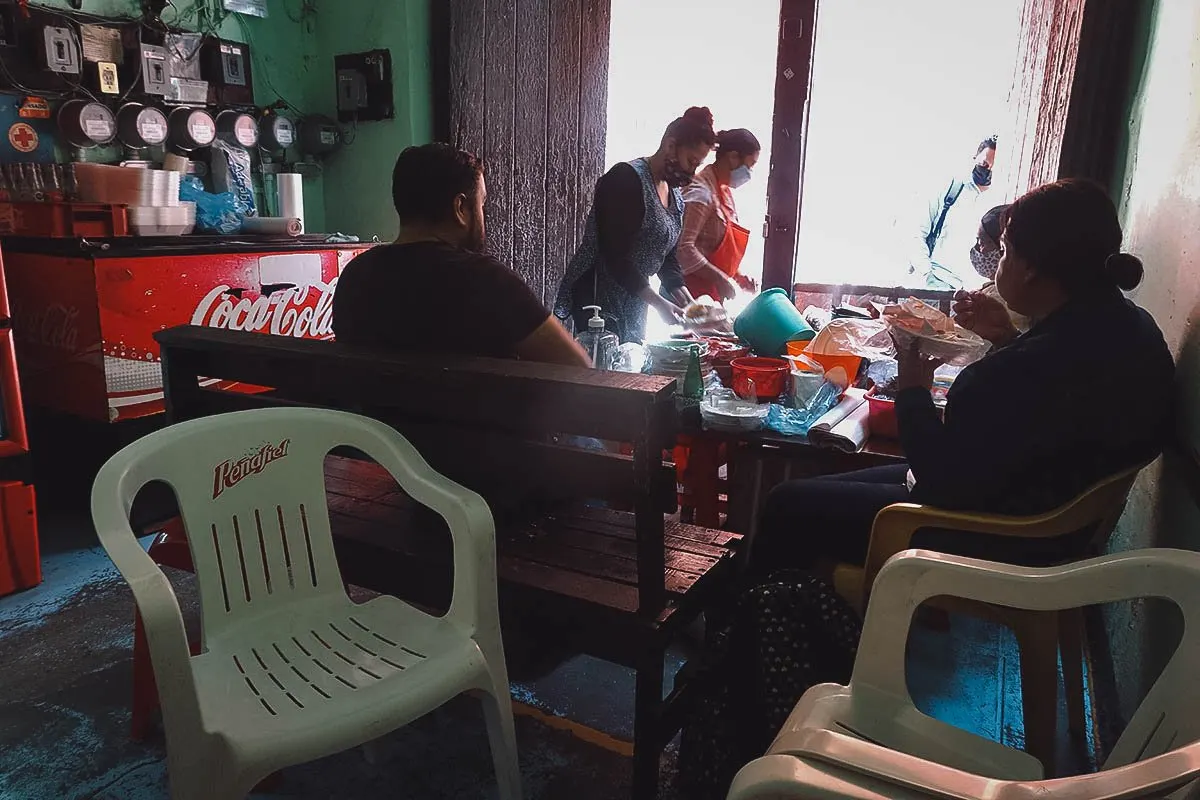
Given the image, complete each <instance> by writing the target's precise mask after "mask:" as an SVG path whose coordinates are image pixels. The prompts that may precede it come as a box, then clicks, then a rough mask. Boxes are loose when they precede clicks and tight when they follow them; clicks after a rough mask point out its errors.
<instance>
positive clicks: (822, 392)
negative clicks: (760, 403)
mask: <svg viewBox="0 0 1200 800" xmlns="http://www.w3.org/2000/svg"><path fill="white" fill-rule="evenodd" d="M841 395H842V390H841V389H840V388H838V387H837V386H835V385H834V384H832V383H830V382H829V381H825V382H824V383H823V384H821V388H820V389H819V390H818V391H817V393H816V395H815V396H813V398H812V399H811V400H810V401H809V402H808V405H807V406H806V407H804V408H788V407H787V406H781V405H777V404H775V403H772V404H771V407H770V409H769V410H768V411H767V427H768V428H770V429H771V430H773V431H775V432H776V433H782V434H783V435H784V436H805V435H807V434H808V429H809V428H811V427H812V426H813V425H814V424H816V422H817V420H819V419H820V418H821V417H823V416H824V415H825V413H826V412H827V411H829V409H831V408H833V407H834V406H835V405H837V403H838V398H840V397H841Z"/></svg>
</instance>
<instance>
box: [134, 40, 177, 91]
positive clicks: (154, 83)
mask: <svg viewBox="0 0 1200 800" xmlns="http://www.w3.org/2000/svg"><path fill="white" fill-rule="evenodd" d="M141 49H142V87H143V88H144V89H145V90H146V94H154V95H158V96H159V97H165V96H166V95H167V94H168V93H169V92H170V90H171V70H170V67H169V65H168V63H167V48H165V47H159V46H157V45H153V44H144V45H142V46H141Z"/></svg>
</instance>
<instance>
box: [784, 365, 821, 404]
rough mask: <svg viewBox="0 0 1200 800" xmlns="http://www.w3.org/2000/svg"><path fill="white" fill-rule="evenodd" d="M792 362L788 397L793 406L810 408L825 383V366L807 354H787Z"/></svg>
mask: <svg viewBox="0 0 1200 800" xmlns="http://www.w3.org/2000/svg"><path fill="white" fill-rule="evenodd" d="M786 358H787V360H788V361H790V362H791V364H792V385H791V392H790V394H789V395H788V399H789V400H790V401H791V403H790V404H791V407H792V408H808V406H809V404H810V403H811V402H812V400H813V398H814V397H816V396H817V392H819V391H820V390H821V387H822V386H823V385H825V368H824V367H822V366H821V364H820V363H819V362H817V361H814V360H813V359H811V358H809V357H808V356H805V355H799V356H786Z"/></svg>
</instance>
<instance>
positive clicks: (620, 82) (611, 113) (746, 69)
mask: <svg viewBox="0 0 1200 800" xmlns="http://www.w3.org/2000/svg"><path fill="white" fill-rule="evenodd" d="M778 31H779V0H742V2H740V3H737V4H736V8H735V7H733V6H731V5H730V4H729V3H728V2H726V1H725V0H694V1H693V2H690V3H682V4H681V3H680V2H679V0H612V34H611V44H610V48H611V49H610V54H609V64H608V138H607V151H606V159H605V168H606V169H607V168H608V167H611V166H612V165H614V164H616V163H619V162H621V161H631V160H632V159H635V158H638V157H639V156H648V155H651V154H652V153H654V151H655V150H657V149H658V143H659V140H660V139H661V138H662V134H663V130H664V129H665V128H666V127H667V125H668V124H670V122H671V120H673V119H675V118H676V117H678V116H679V115H680V114H682V113H683V112H684V111H685V110H686V109H687V108H688V107H689V106H708V108H709V109H711V110H712V112H713V117H714V118H715V127H716V128H717V130H722V129H727V128H747V129H749V130H750V131H752V132H753V133H754V135H755V136H756V137H758V140H759V142H760V143H761V144H762V146H763V151H762V155H761V157H760V158H759V160H758V164H759V165H758V167H757V168H756V169H755V170H754V179H753V180H752V181H751V182H750V183H749V184H747V185H746V186H743V187H742V188H741V189H738V190H737V192H736V194H735V200H736V202H737V207H738V217H739V218H740V219H741V222H742V224H743V225H745V226H746V227H747V228H749V229H750V244H749V247H748V249H747V252H746V257H745V259H744V260H743V262H742V272H743V273H744V274H746V275H750V276H752V277H754V278H756V279H757V278H759V277H760V276H761V275H762V261H763V249H762V227H763V218H764V217H765V216H766V210H767V196H766V195H767V173H768V172H769V164H770V163H771V152H770V151H771V119H772V115H773V109H774V104H775V61H776V55H777V53H778V38H779V37H778Z"/></svg>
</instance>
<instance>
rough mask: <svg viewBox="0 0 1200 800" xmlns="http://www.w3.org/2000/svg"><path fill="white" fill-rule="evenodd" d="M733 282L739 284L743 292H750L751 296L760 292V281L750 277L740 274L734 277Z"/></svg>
mask: <svg viewBox="0 0 1200 800" xmlns="http://www.w3.org/2000/svg"><path fill="white" fill-rule="evenodd" d="M733 280H734V281H735V282H737V285H738V286H740V287H742V289H743V290H745V291H747V292H750V293H751V294H754V293H756V292H757V291H758V281H756V280H754V278H751V277H750V276H749V275H743V274H742V273H740V272H739V273H738V274H737V275H734V276H733Z"/></svg>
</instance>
